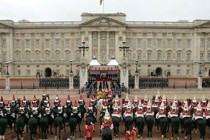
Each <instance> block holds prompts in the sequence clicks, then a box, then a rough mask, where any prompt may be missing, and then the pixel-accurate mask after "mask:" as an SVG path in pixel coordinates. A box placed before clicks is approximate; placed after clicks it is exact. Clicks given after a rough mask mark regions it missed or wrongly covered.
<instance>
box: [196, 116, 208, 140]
mask: <svg viewBox="0 0 210 140" xmlns="http://www.w3.org/2000/svg"><path fill="white" fill-rule="evenodd" d="M195 122H196V125H197V127H198V130H199V132H200V140H204V139H205V134H206V120H205V119H203V118H200V119H197V120H196V121H195Z"/></svg>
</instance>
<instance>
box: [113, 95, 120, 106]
mask: <svg viewBox="0 0 210 140" xmlns="http://www.w3.org/2000/svg"><path fill="white" fill-rule="evenodd" d="M115 103H117V104H118V106H120V101H119V97H118V95H116V96H115V99H114V101H113V105H114V104H115Z"/></svg>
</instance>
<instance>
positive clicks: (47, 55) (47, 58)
mask: <svg viewBox="0 0 210 140" xmlns="http://www.w3.org/2000/svg"><path fill="white" fill-rule="evenodd" d="M45 60H50V52H48V51H47V52H45Z"/></svg>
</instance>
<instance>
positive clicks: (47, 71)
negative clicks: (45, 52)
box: [45, 68, 52, 77]
mask: <svg viewBox="0 0 210 140" xmlns="http://www.w3.org/2000/svg"><path fill="white" fill-rule="evenodd" d="M45 76H46V77H51V76H52V70H51V69H50V68H46V69H45Z"/></svg>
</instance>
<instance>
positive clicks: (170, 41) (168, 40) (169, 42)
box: [167, 39, 172, 47]
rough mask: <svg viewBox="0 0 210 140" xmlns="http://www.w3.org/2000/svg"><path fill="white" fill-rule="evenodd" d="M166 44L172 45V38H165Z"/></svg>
mask: <svg viewBox="0 0 210 140" xmlns="http://www.w3.org/2000/svg"><path fill="white" fill-rule="evenodd" d="M167 46H168V47H171V46H172V39H167Z"/></svg>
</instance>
